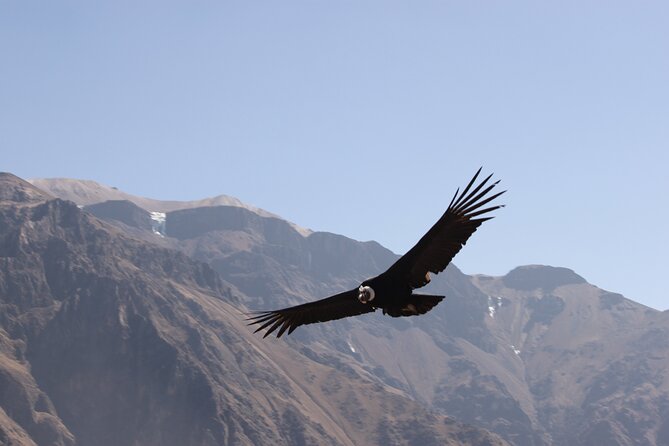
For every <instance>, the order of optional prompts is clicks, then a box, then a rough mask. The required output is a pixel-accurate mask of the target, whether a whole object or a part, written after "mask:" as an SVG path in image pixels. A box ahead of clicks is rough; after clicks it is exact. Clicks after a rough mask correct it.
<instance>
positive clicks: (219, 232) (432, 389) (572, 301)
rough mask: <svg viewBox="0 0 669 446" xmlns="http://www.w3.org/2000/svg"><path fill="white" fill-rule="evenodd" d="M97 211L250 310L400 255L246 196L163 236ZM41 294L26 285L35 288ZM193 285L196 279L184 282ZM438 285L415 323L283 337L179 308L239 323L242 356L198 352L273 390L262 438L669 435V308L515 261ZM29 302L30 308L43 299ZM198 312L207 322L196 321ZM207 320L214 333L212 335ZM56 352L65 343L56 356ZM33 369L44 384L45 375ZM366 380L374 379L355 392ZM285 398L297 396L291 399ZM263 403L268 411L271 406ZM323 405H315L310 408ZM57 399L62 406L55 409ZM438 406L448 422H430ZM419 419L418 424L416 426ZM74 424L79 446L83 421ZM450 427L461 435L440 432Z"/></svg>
mask: <svg viewBox="0 0 669 446" xmlns="http://www.w3.org/2000/svg"><path fill="white" fill-rule="evenodd" d="M40 199H44V198H40ZM106 206H107V208H108V207H109V206H108V205H106ZM98 215H99V216H101V217H104V218H105V219H107V221H109V222H110V223H113V224H114V225H116V226H117V227H118V228H122V230H123V232H124V233H126V234H132V235H133V236H135V237H137V238H141V239H143V240H145V241H148V242H150V245H149V246H153V245H156V244H160V245H161V246H165V247H170V248H174V249H178V250H180V251H181V252H183V253H185V254H187V255H188V257H191V258H195V259H197V260H200V261H202V262H205V263H207V264H209V265H210V266H211V268H212V269H214V270H216V271H217V272H218V273H219V274H220V276H221V277H223V278H224V279H225V280H226V281H227V286H228V287H229V289H231V290H232V291H231V296H237V297H238V298H239V299H240V301H241V302H242V303H243V304H245V305H246V306H247V307H248V308H250V309H270V308H277V307H282V306H287V305H294V304H297V303H302V302H305V301H307V300H313V299H316V298H320V297H324V296H326V295H328V294H330V293H333V292H337V291H341V290H343V289H347V288H350V287H353V286H357V284H358V283H359V282H360V281H361V280H362V279H364V278H366V277H369V276H372V275H374V274H377V273H379V272H381V271H383V270H384V269H385V268H386V267H387V266H389V265H390V264H391V263H392V262H394V261H395V260H396V258H397V256H396V255H395V254H393V253H392V252H390V251H388V250H387V249H385V248H383V247H382V246H380V245H378V244H377V243H374V242H365V243H361V242H357V241H354V240H351V239H348V238H346V237H343V236H340V235H335V234H329V233H320V232H314V233H303V232H300V231H297V230H295V227H294V226H293V225H291V224H289V223H287V222H285V221H283V220H281V219H279V218H276V217H271V216H264V215H260V214H258V213H256V212H253V211H252V210H249V209H244V208H240V207H239V206H236V207H227V206H205V207H193V208H190V209H181V210H175V211H168V212H167V214H166V224H165V234H163V235H164V237H161V236H159V235H156V234H154V233H153V232H151V231H149V230H148V229H146V228H145V227H143V226H142V225H141V224H140V223H137V222H136V221H135V220H133V219H128V218H125V217H124V218H121V217H122V216H123V215H124V214H123V213H120V212H119V213H118V214H115V215H106V216H105V215H100V214H99V213H98ZM106 230H107V231H111V229H109V228H107V229H106ZM8 246H9V247H8V248H7V249H8V250H9V251H12V248H11V245H8ZM142 246H144V248H143V249H145V250H146V249H148V248H147V247H146V245H142ZM152 249H156V248H152ZM17 251H20V250H17V249H16V248H14V251H12V252H17ZM146 252H152V253H153V251H146ZM170 252H171V251H170ZM152 255H153V254H152ZM135 257H136V258H144V257H143V256H135ZM158 273H159V275H158V277H161V279H159V280H158V281H159V282H162V281H164V280H167V279H166V278H162V277H168V276H169V274H167V273H160V271H159V270H158ZM160 274H163V275H162V276H161V275H160ZM184 280H185V279H184ZM33 286H35V285H33ZM197 286H198V287H200V288H202V287H203V285H197ZM184 287H185V288H184ZM205 288H206V287H205ZM38 289H39V287H37V288H35V289H34V290H33V292H32V293H30V294H31V295H32V296H39V295H40V293H39V292H38ZM183 289H190V285H188V286H186V285H180V288H179V290H183ZM429 291H430V292H435V293H440V294H445V295H446V296H447V298H446V299H445V300H444V301H443V302H442V303H441V304H440V305H439V306H438V307H436V308H435V309H434V310H432V311H431V312H430V313H428V314H427V315H425V316H422V317H420V318H402V319H391V318H388V317H384V316H382V315H380V314H371V315H364V316H361V317H358V318H351V319H346V320H341V321H335V322H331V323H327V324H319V325H314V326H308V327H302V328H299V329H298V330H297V331H296V332H295V333H294V334H293V335H291V336H290V337H288V338H282V339H281V340H278V341H277V340H275V339H271V338H268V339H265V340H260V337H258V336H255V337H254V336H250V332H251V330H250V329H249V328H248V327H246V326H244V325H243V322H242V321H241V318H240V316H239V315H238V314H233V312H229V314H228V316H229V317H224V316H222V315H220V313H217V311H219V310H217V308H218V306H221V305H226V304H225V302H226V299H225V298H219V299H218V300H216V301H215V302H217V304H216V305H203V308H204V310H203V311H201V312H198V313H196V316H193V315H192V314H191V313H192V308H190V307H187V306H184V307H180V308H179V310H178V311H177V310H173V311H174V312H175V313H179V315H181V314H182V313H184V314H188V315H189V316H188V318H189V320H191V319H193V318H194V319H196V320H198V321H199V322H198V324H200V325H199V326H200V327H202V328H201V330H204V331H205V332H208V333H209V334H208V335H207V336H209V339H216V337H220V336H221V335H220V334H219V331H220V330H222V327H228V328H227V330H228V332H227V333H229V336H231V337H232V338H230V339H235V341H234V342H232V341H228V340H227V339H228V338H226V342H225V345H226V346H228V347H226V348H231V347H229V346H230V345H238V346H239V348H238V349H237V350H235V351H234V352H232V353H231V356H230V357H231V358H232V357H234V358H235V359H234V360H230V361H227V362H226V361H221V360H219V358H220V357H222V356H220V355H222V353H208V354H207V355H204V356H203V355H202V354H200V353H198V354H197V355H195V354H194V355H193V358H199V359H197V360H195V359H193V361H195V362H197V363H201V362H202V361H203V359H202V358H203V357H213V358H216V360H215V361H212V362H213V363H215V364H218V363H220V362H225V363H226V364H236V366H235V367H237V368H236V369H235V370H237V373H238V374H239V375H238V376H240V380H242V378H241V376H244V380H242V381H241V382H242V383H243V384H240V386H241V387H244V386H246V388H247V389H249V388H253V389H261V391H260V393H261V394H262V395H263V396H262V397H260V396H257V397H256V399H251V400H246V403H247V404H251V405H253V404H255V406H254V408H255V410H256V412H260V413H261V414H265V415H260V419H261V420H264V421H262V423H264V424H263V425H264V426H265V425H266V426H267V430H266V431H264V430H263V432H265V433H264V434H263V435H266V436H265V437H262V439H263V440H267V441H269V440H270V439H271V440H272V441H288V442H291V441H292V442H293V443H295V442H297V443H298V444H299V443H300V442H302V443H303V444H309V443H310V442H314V441H318V442H320V443H327V442H333V443H343V444H346V442H347V441H349V442H353V443H357V444H363V443H365V442H369V441H372V442H381V443H382V442H384V441H392V442H395V444H401V443H402V442H409V443H410V442H411V441H415V442H416V443H414V444H429V443H425V442H426V441H428V440H430V439H437V440H434V441H437V442H439V441H442V440H443V439H450V440H452V439H453V438H455V437H453V435H456V436H457V435H460V437H457V440H455V441H456V442H458V441H459V442H464V441H472V442H474V443H476V442H482V444H485V442H487V441H490V442H494V441H497V440H494V439H491V437H485V434H483V433H481V431H479V430H475V429H473V430H470V431H467V432H469V434H464V433H463V432H465V431H464V430H463V429H464V428H463V427H462V426H461V425H450V424H442V421H440V420H444V422H445V421H448V420H452V419H455V420H458V421H459V422H464V423H468V424H472V425H477V426H482V427H484V428H486V429H489V430H492V431H494V432H496V433H498V434H499V435H501V436H503V437H504V438H505V439H506V440H508V441H509V442H510V443H512V444H516V445H549V444H551V445H553V444H554V445H592V444H607V445H608V444H617V445H662V444H669V425H668V424H667V420H669V347H667V342H666V340H667V339H669V336H668V335H669V316H668V315H669V312H664V313H662V312H659V311H656V310H653V309H650V308H646V307H644V306H642V305H639V304H637V303H634V302H632V301H629V300H627V299H625V298H624V297H623V296H620V295H618V294H615V293H610V292H607V291H604V290H601V289H599V288H597V287H595V286H593V285H590V284H588V283H587V282H586V281H585V279H584V278H582V277H581V276H579V275H578V274H576V273H574V272H573V271H571V270H568V269H566V268H554V267H546V266H540V265H533V266H527V267H520V268H517V269H515V270H513V271H511V272H510V273H509V274H507V275H506V276H504V277H490V276H484V275H479V276H473V277H471V276H466V275H464V274H462V273H461V272H460V271H458V270H457V268H455V267H453V266H451V267H449V268H448V269H447V270H446V271H445V272H444V273H443V274H440V275H438V276H436V277H434V278H433V282H432V284H431V285H430V289H429ZM182 292H183V291H182ZM202 293H203V294H205V295H209V294H211V292H209V291H206V292H202ZM207 293H209V294H207ZM33 299H35V302H32V303H31V304H30V305H37V303H36V302H39V301H40V300H39V299H38V298H33ZM199 299H200V298H198V299H195V298H193V300H195V301H197V302H200V300H199ZM221 302H222V303H221ZM164 306H167V304H163V305H158V308H163V307H164ZM226 308H228V307H226ZM147 311H148V310H147ZM148 314H154V313H148ZM202 314H204V315H206V316H207V318H208V319H205V320H200V319H199V318H201V317H204V316H202ZM217 314H218V316H217ZM79 317H84V316H83V315H77V318H79ZM151 320H161V321H163V322H161V323H160V324H157V326H159V327H172V326H174V324H175V322H174V320H175V319H174V316H169V317H168V316H164V317H163V318H162V319H157V318H156V317H155V316H154V317H153V319H151ZM176 320H179V319H178V317H177V319H176ZM212 324H213V326H214V327H215V330H213V331H208V330H211V329H210V327H211V326H212ZM153 325H154V326H156V324H155V323H154V324H153ZM3 327H4V325H3ZM90 328H91V329H92V327H90ZM86 332H87V331H86ZM50 337H53V338H56V337H57V335H56V334H51V335H50ZM9 339H10V341H11V342H15V341H14V339H16V338H15V337H10V338H9ZM161 339H165V337H164V336H163V337H161ZM168 339H172V338H168ZM205 344H206V343H205ZM35 345H41V344H35ZM186 345H189V344H187V343H186ZM206 345H209V344H206ZM51 348H56V346H52V347H48V348H45V351H46V350H50V349H51ZM208 348H211V347H208ZM175 349H176V350H177V351H179V352H181V351H182V350H185V351H189V349H192V347H188V348H185V347H184V346H183V344H181V345H178V346H176V347H175ZM152 350H153V349H152ZM112 351H113V349H112ZM205 351H207V352H209V350H206V349H205ZM214 351H217V350H215V349H214ZM125 354H126V353H118V355H119V356H118V357H119V358H122V357H125V356H124V355H125ZM89 355H92V356H90V357H94V355H93V354H92V353H89V354H87V356H86V357H89ZM141 356H142V355H138V356H137V357H138V358H139V357H141ZM54 361H55V359H54ZM158 362H162V361H158ZM258 363H259V364H260V365H259V364H258ZM211 367H212V368H213V367H214V365H212V366H211ZM263 367H266V368H263ZM80 368H81V367H77V370H78V369H80ZM214 369H215V368H214ZM277 370H279V371H277ZM207 373H209V372H207ZM205 375H206V376H209V375H207V374H205ZM35 376H37V377H38V378H36V379H37V381H36V383H37V384H39V386H44V384H43V380H45V378H43V377H39V376H40V375H35ZM235 376H237V375H235ZM208 380H209V381H212V382H213V381H214V379H213V378H208ZM47 381H48V380H45V381H44V382H47ZM336 383H338V384H336ZM362 384H364V385H365V386H371V387H363V388H359V387H357V386H358V385H362ZM214 387H216V386H214ZM298 388H299V389H301V390H299V389H298ZM40 389H41V391H42V392H44V393H45V395H48V396H49V397H50V398H53V397H52V396H51V393H50V392H46V391H45V390H44V389H42V388H41V387H40ZM277 389H289V390H286V391H284V390H282V391H281V392H287V393H281V392H280V393H281V395H282V397H281V398H280V400H279V401H280V402H279V403H277V402H276V400H272V399H271V397H269V396H268V395H273V394H274V392H276V391H277ZM128 393H132V392H128ZM388 394H390V395H392V398H391V399H386V397H387V395H388ZM378 395H385V396H383V397H378ZM377 397H378V398H380V399H375V398H377ZM265 398H269V399H270V400H272V401H273V402H271V403H269V402H265ZM407 398H409V399H410V400H411V401H409V400H408V399H407ZM287 401H290V402H291V403H292V402H296V401H297V402H299V404H297V405H296V406H290V409H288V407H289V406H286V404H288V403H287ZM305 401H307V402H309V403H308V404H307V403H305ZM393 401H394V402H393ZM227 404H231V403H227ZM400 406H403V407H404V409H403V410H400V409H399V407H400ZM3 407H4V406H3ZM211 407H216V411H219V412H220V411H221V410H222V409H220V408H219V406H211ZM266 407H270V408H272V410H273V412H271V413H272V414H273V415H266V412H263V411H265V410H266V409H265V408H266ZM393 407H395V408H396V409H391V408H393ZM259 408H263V409H262V410H261V409H259ZM279 408H283V409H285V411H284V410H279ZM315 408H319V409H318V410H319V411H320V412H318V413H319V415H317V416H313V415H307V416H306V420H305V419H304V418H302V417H303V416H305V415H304V414H305V413H311V414H313V413H315V412H314V410H316V409H315ZM408 408H410V409H408ZM53 410H54V412H53V413H54V414H55V413H56V411H57V415H58V416H61V413H60V410H61V409H60V407H59V405H58V404H55V403H54V404H53ZM240 410H241V409H240ZM277 411H278V412H277ZM428 411H431V412H428ZM434 412H437V413H441V414H442V415H448V416H449V417H451V418H448V419H444V418H438V417H437V418H432V417H434V415H430V413H434ZM279 413H280V414H281V415H279ZM409 413H411V414H413V415H411V416H409V415H408V414H409ZM416 414H420V415H416ZM54 416H55V415H54ZM255 416H256V417H258V416H259V415H258V414H257V413H256V414H255ZM264 417H266V418H264ZM314 417H315V418H314ZM407 417H408V418H407ZM411 417H413V418H411ZM12 419H14V418H12ZM62 419H64V418H62ZM277 420H281V421H277ZM307 420H308V421H307ZM314 420H316V421H314ZM419 420H424V421H425V420H427V421H425V423H422V422H420V421H419ZM435 420H436V421H435ZM282 423H283V424H282ZM310 423H316V424H310ZM409 424H411V425H412V426H414V427H413V428H412V429H407V428H406V426H408V425H409ZM19 426H23V424H20V425H19ZM64 426H67V429H71V432H70V431H67V432H69V435H70V436H74V437H75V438H76V441H79V434H78V431H77V430H76V429H74V428H72V427H70V424H67V423H64ZM216 426H221V425H216ZM226 426H229V424H228V425H226ZM309 426H311V427H309ZM318 426H320V428H321V429H322V430H320V431H319V427H318ZM443 426H447V427H448V428H449V429H450V430H447V431H446V432H443V431H441V430H440V429H441V428H442V427H443ZM10 428H11V426H10V427H8V428H7V429H8V431H9V430H10ZM219 428H220V427H219ZM206 429H210V428H209V427H207V428H206ZM220 429H222V428H220ZM453 429H455V430H453ZM261 430H262V429H261ZM237 431H239V429H237ZM271 432H281V433H282V434H276V433H275V434H274V435H275V436H272V435H273V434H271ZM286 432H289V433H290V434H286ZM318 432H320V434H319V433H318ZM456 432H457V434H456ZM257 435H260V434H257ZM276 435H279V436H276ZM286 435H288V437H286ZM291 435H292V436H291ZM449 435H451V436H449ZM62 438H67V435H66V434H62ZM230 438H231V437H226V441H230ZM235 438H236V437H235ZM248 438H250V439H256V440H257V439H258V438H261V437H248ZM347 438H348V439H347ZM389 439H390V440H389ZM467 439H469V440H467ZM298 440H299V441H298ZM64 441H65V440H64ZM239 441H242V440H239ZM243 441H246V439H244V440H243ZM444 441H446V440H444ZM392 442H391V443H388V444H393V443H392ZM383 444H385V443H383Z"/></svg>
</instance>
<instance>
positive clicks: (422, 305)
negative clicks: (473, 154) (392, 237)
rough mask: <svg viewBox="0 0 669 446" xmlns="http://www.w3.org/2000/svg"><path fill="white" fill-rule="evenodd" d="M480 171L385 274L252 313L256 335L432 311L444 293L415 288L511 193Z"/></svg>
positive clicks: (441, 267) (443, 264)
mask: <svg viewBox="0 0 669 446" xmlns="http://www.w3.org/2000/svg"><path fill="white" fill-rule="evenodd" d="M480 173H481V169H479V170H478V171H477V172H476V174H475V175H474V177H473V178H472V179H471V181H470V182H469V184H468V185H467V187H466V188H465V189H464V190H463V191H462V192H461V193H460V191H459V189H458V190H457V191H456V192H455V195H454V196H453V199H452V200H451V203H450V204H449V206H448V209H446V212H444V214H443V215H442V216H441V218H440V219H439V220H438V221H437V223H435V224H434V226H432V228H430V230H429V231H427V233H426V234H425V235H424V236H423V237H422V238H421V239H420V240H419V241H418V243H416V245H415V246H414V247H413V248H411V249H410V250H409V251H408V252H407V253H406V254H404V255H403V256H402V257H400V258H399V259H398V260H397V261H396V262H395V263H394V264H393V265H391V266H390V268H388V269H387V270H386V271H385V272H384V273H381V274H379V275H378V276H376V277H373V278H371V279H367V280H365V281H363V282H362V283H361V284H360V286H359V287H357V288H354V289H352V290H349V291H344V292H343V293H339V294H335V295H333V296H330V297H326V298H325V299H321V300H318V301H315V302H309V303H306V304H302V305H296V306H294V307H289V308H284V309H282V310H274V311H260V312H256V313H253V316H251V317H249V318H248V319H247V320H249V321H250V322H249V325H255V324H258V325H259V326H258V328H257V329H256V331H255V332H256V333H257V332H258V331H261V330H263V329H266V331H265V335H264V336H263V337H267V336H268V335H270V334H271V333H273V332H274V331H275V330H277V329H278V330H279V331H278V332H277V333H276V337H277V338H280V337H281V335H283V334H284V332H286V330H288V334H290V333H292V332H293V330H295V329H296V328H297V327H299V326H300V325H307V324H314V323H317V322H326V321H332V320H335V319H342V318H345V317H349V316H357V315H360V314H364V313H371V312H374V311H376V310H377V309H379V308H380V309H381V310H383V314H387V315H389V316H392V317H402V316H415V315H420V314H425V313H427V312H428V311H430V310H431V309H432V308H434V307H435V306H436V305H437V304H438V303H439V302H441V300H442V299H443V298H444V296H435V295H430V294H418V293H414V292H413V290H415V289H417V288H421V287H423V286H425V285H427V284H428V283H429V282H430V273H434V274H437V273H440V272H441V271H443V270H444V269H445V268H446V267H447V266H448V264H449V263H451V260H453V257H455V255H456V254H457V253H458V252H459V251H460V249H462V247H463V246H464V245H465V243H467V240H468V239H469V237H470V236H471V235H472V234H473V233H474V232H475V231H476V229H477V228H478V227H479V226H480V225H481V223H483V222H484V221H486V220H490V219H491V218H493V217H491V216H489V213H490V212H491V211H494V210H495V209H499V208H500V207H503V206H504V205H494V206H489V207H484V206H485V205H486V204H488V203H490V202H491V201H492V200H494V199H495V198H497V197H499V196H500V195H502V194H503V193H504V192H506V191H501V192H498V193H495V194H492V195H490V194H489V193H490V192H491V191H492V190H493V189H494V187H495V186H496V185H497V184H498V183H499V180H498V181H496V182H494V183H492V184H488V181H489V180H490V178H491V177H492V174H491V175H489V176H488V177H487V178H485V179H484V180H483V181H481V182H480V183H479V184H478V185H475V183H476V179H477V178H478V176H479V174H480ZM486 185H487V186H486ZM482 208H483V209H482Z"/></svg>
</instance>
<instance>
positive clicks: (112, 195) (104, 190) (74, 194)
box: [29, 178, 311, 235]
mask: <svg viewBox="0 0 669 446" xmlns="http://www.w3.org/2000/svg"><path fill="white" fill-rule="evenodd" d="M29 182H30V183H31V184H32V185H33V186H35V187H36V188H37V189H38V190H41V191H45V192H46V193H47V194H50V195H52V196H54V197H58V198H61V199H63V200H69V201H73V202H75V203H77V204H78V205H80V206H86V205H93V204H100V203H103V202H108V201H129V202H131V203H134V204H136V205H137V206H138V207H140V208H142V209H144V210H146V211H148V212H163V213H164V212H170V211H175V210H179V209H190V208H198V207H206V206H234V207H240V208H243V209H248V210H250V211H251V212H253V213H256V214H258V215H260V216H263V217H277V216H276V215H274V214H272V213H270V212H267V211H265V210H263V209H259V208H257V207H254V206H250V205H247V204H245V203H242V202H241V201H240V200H239V199H237V198H235V197H230V196H229V195H217V196H215V197H211V198H205V199H202V200H194V201H174V200H169V201H165V200H154V199H152V198H145V197H138V196H136V195H131V194H128V193H126V192H123V191H120V190H118V189H117V188H116V187H113V186H106V185H104V184H100V183H98V182H96V181H92V180H77V179H72V178H35V179H31V180H29ZM290 225H291V226H292V227H293V228H295V230H297V231H298V232H300V233H301V234H304V235H308V234H309V233H310V232H311V231H310V230H308V229H305V228H301V227H299V226H297V225H295V224H293V223H290Z"/></svg>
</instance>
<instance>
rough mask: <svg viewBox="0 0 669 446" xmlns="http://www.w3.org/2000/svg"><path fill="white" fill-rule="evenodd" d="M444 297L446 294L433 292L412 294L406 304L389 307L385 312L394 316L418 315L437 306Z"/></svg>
mask: <svg viewBox="0 0 669 446" xmlns="http://www.w3.org/2000/svg"><path fill="white" fill-rule="evenodd" d="M443 298H444V296H435V295H433V294H412V295H411V298H410V299H409V300H408V301H407V302H406V305H404V306H403V307H401V308H387V309H385V310H384V313H385V314H387V315H389V316H392V317H402V316H418V315H419V314H425V313H427V312H428V311H430V310H431V309H433V308H434V307H436V306H437V304H438V303H439V302H441V300H442V299H443Z"/></svg>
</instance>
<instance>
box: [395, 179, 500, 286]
mask: <svg viewBox="0 0 669 446" xmlns="http://www.w3.org/2000/svg"><path fill="white" fill-rule="evenodd" d="M479 173H481V169H479V170H478V171H477V172H476V175H474V178H472V179H471V181H470V182H469V184H468V185H467V187H466V188H465V189H464V190H463V191H462V193H460V194H459V195H458V192H459V189H458V191H456V192H455V195H454V196H453V199H452V200H451V204H450V205H449V206H448V209H447V210H446V212H444V215H442V216H441V218H440V219H439V221H437V223H435V224H434V226H432V228H430V230H429V231H428V232H427V233H426V234H425V235H424V236H423V237H422V238H421V239H420V240H419V241H418V243H416V246H414V247H413V248H411V249H410V250H409V251H408V252H407V253H406V254H404V255H403V256H402V257H400V259H399V260H397V262H395V263H394V264H393V265H392V266H391V267H390V268H388V270H387V271H386V272H385V273H383V274H384V275H386V274H387V275H389V276H392V277H393V278H394V279H397V280H404V281H406V283H408V284H409V285H410V286H411V287H412V288H414V289H415V288H420V287H422V286H424V285H426V284H427V283H428V282H429V281H430V279H429V275H428V274H429V273H430V272H432V273H435V274H436V273H440V272H441V271H443V270H444V269H445V268H446V267H447V266H448V264H449V263H451V260H453V257H455V255H456V254H457V253H458V252H459V251H460V249H462V247H463V246H464V245H465V243H467V239H469V237H470V236H471V235H472V234H473V233H474V232H475V231H476V228H478V227H479V226H480V225H481V223H483V222H484V221H486V220H490V219H491V218H493V217H482V216H483V215H485V214H487V213H489V212H491V211H494V210H495V209H498V208H500V207H503V205H497V206H490V207H487V208H484V209H481V207H483V206H485V205H486V204H488V203H489V202H490V201H492V200H494V199H495V198H497V197H499V196H500V195H502V194H503V193H504V192H506V191H502V192H499V193H496V194H493V195H490V196H488V193H489V192H490V191H491V190H492V189H493V188H494V187H495V186H496V185H497V183H499V181H496V182H494V183H492V184H490V185H488V186H487V187H486V184H487V183H488V180H490V177H492V175H490V176H488V177H487V178H486V179H484V180H483V181H481V183H480V184H478V185H477V186H475V187H474V188H473V189H472V186H474V183H475V182H476V179H477V178H478V176H479Z"/></svg>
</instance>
